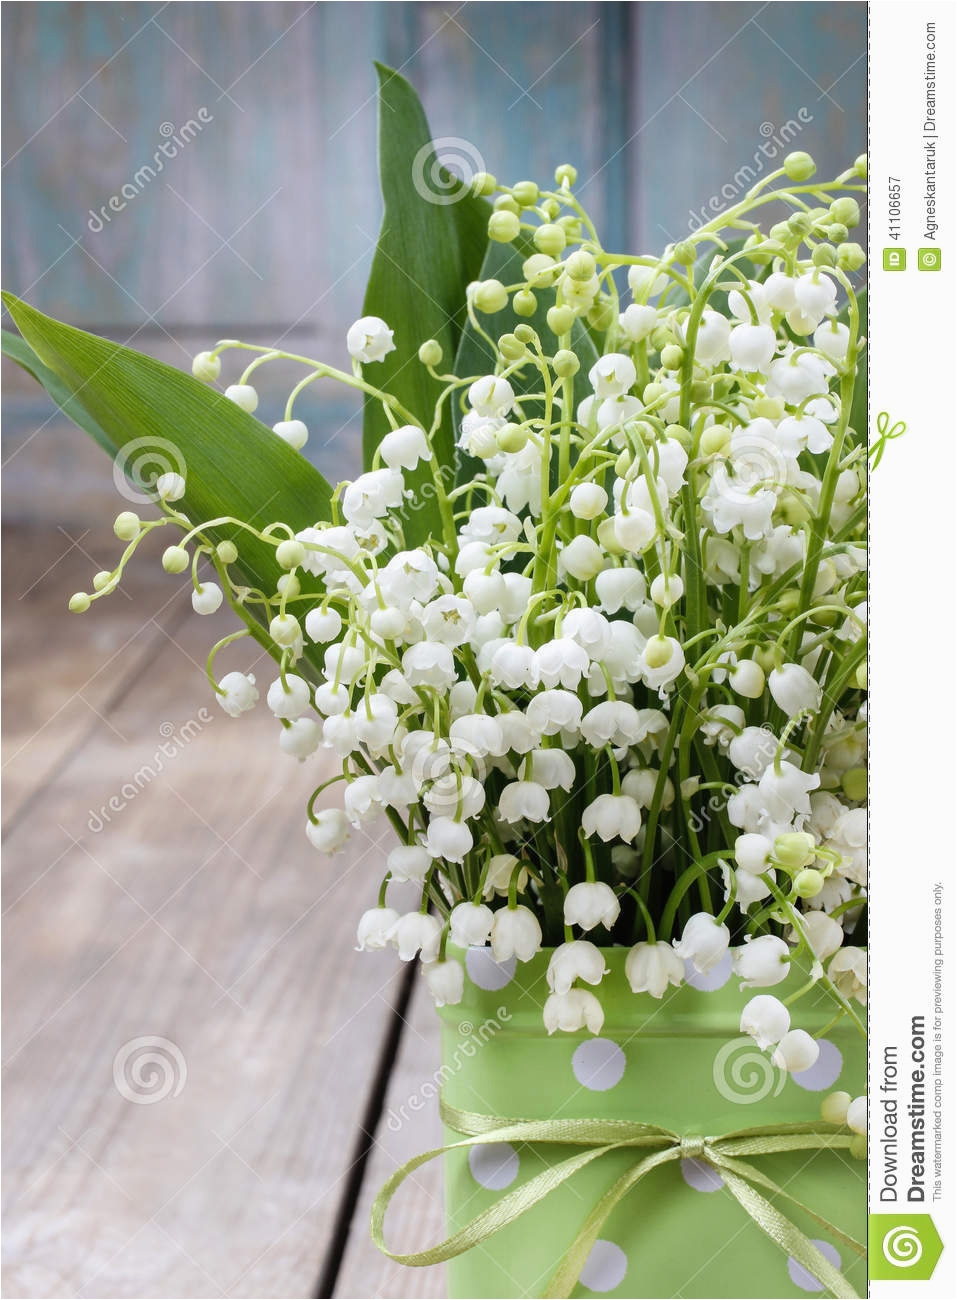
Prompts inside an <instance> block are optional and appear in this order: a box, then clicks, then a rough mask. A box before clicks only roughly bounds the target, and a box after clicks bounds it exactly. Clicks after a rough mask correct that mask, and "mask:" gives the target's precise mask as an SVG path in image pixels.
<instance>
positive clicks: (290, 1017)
mask: <svg viewBox="0 0 957 1300" xmlns="http://www.w3.org/2000/svg"><path fill="white" fill-rule="evenodd" d="M102 544H103V539H97V542H96V545H97V548H99V547H100V546H101V545H102ZM97 553H98V554H102V553H105V548H104V551H100V550H99V549H98V551H97ZM56 554H57V546H56V545H55V546H53V547H52V548H51V547H50V546H48V545H43V544H38V543H37V540H36V539H35V538H24V537H17V536H14V537H12V538H8V555H16V556H17V557H18V558H17V563H16V568H17V570H18V573H19V575H20V577H21V581H23V582H26V581H27V580H28V578H30V577H33V576H39V574H40V573H41V572H42V571H43V570H44V569H45V568H47V567H48V565H49V564H50V563H51V561H52V559H53V558H54V556H55V555H56ZM88 571H89V566H88V564H87V562H86V561H85V560H84V559H82V557H80V558H79V559H78V558H77V556H76V554H75V553H71V554H70V555H68V556H67V557H66V558H65V559H63V560H62V561H61V562H60V563H59V564H58V565H57V566H56V567H54V568H53V569H52V571H51V572H50V573H49V574H48V576H47V579H46V597H47V610H46V613H45V614H44V615H43V616H41V611H40V610H39V609H34V610H32V611H31V615H30V617H29V619H28V618H27V617H26V616H25V609H24V607H23V605H22V603H21V602H18V601H17V599H16V596H17V594H18V592H17V589H16V588H15V587H11V586H10V585H9V584H8V586H7V590H6V593H5V594H6V597H7V609H6V612H7V615H8V617H7V618H6V619H5V621H4V628H5V633H6V636H7V638H8V641H9V642H12V643H13V644H14V645H15V646H16V645H18V644H19V643H20V641H21V639H23V640H24V641H25V640H26V639H27V638H29V643H30V646H31V648H32V657H31V656H30V655H28V654H27V653H25V652H24V653H17V654H15V655H13V656H12V661H11V662H8V665H7V668H8V671H7V676H6V681H5V690H6V695H7V701H8V705H9V712H8V724H9V725H10V726H11V732H12V735H13V736H14V737H15V738H20V737H23V736H24V735H25V733H26V731H27V730H28V728H29V726H30V725H31V724H32V721H33V719H34V718H35V717H36V716H37V715H36V708H37V704H36V700H35V698H34V696H35V692H36V687H37V683H38V682H40V681H41V680H42V679H43V677H44V675H49V674H50V671H51V670H50V665H51V664H54V665H57V666H56V671H60V666H59V664H58V659H57V653H58V647H62V646H63V645H65V644H66V643H67V633H68V629H69V634H70V636H71V638H72V639H71V641H70V646H71V652H72V654H73V656H74V658H75V660H76V662H75V664H74V668H73V675H72V676H71V678H70V681H69V682H63V683H62V684H61V686H60V687H59V689H60V690H61V691H62V693H63V695H64V696H66V695H68V694H69V693H70V691H71V690H73V689H75V680H76V679H80V680H83V678H84V676H85V677H87V678H90V679H93V678H94V677H95V675H96V674H97V673H98V671H99V670H100V669H101V667H102V664H103V662H104V655H103V652H102V651H101V650H99V649H98V648H97V646H96V645H95V644H93V643H92V642H89V641H84V637H86V636H89V633H88V632H87V631H86V629H84V630H83V631H82V633H81V631H80V630H79V629H77V628H76V626H75V625H76V624H77V623H80V622H82V621H83V620H79V619H74V618H72V617H71V616H69V615H67V614H66V613H64V612H63V601H65V599H66V598H67V597H68V595H69V594H70V593H71V592H72V591H73V590H75V589H76V588H77V587H79V586H81V585H83V577H84V575H85V574H86V573H88ZM170 585H171V586H172V584H170ZM145 586H146V592H145V595H144V597H143V599H144V600H145V601H149V600H150V599H152V600H153V601H154V602H155V606H158V605H159V604H160V599H159V596H160V589H159V588H158V585H157V584H152V583H150V582H149V581H148V580H147V581H146V584H145ZM180 586H181V584H180ZM167 594H168V593H167V590H166V589H165V587H164V588H163V589H162V599H163V600H165V599H166V598H167ZM181 594H182V593H181ZM120 599H121V600H122V598H120ZM115 602H116V598H115V597H114V609H117V611H118V613H117V616H118V617H119V619H120V620H121V623H122V627H121V630H120V631H118V632H110V631H109V619H110V614H109V613H108V611H104V610H102V608H101V609H100V610H96V611H95V612H91V613H90V614H88V615H87V616H85V617H86V619H89V620H99V621H100V623H101V627H102V629H103V633H102V635H104V636H106V635H107V634H109V645H110V646H112V645H113V644H115V643H116V642H118V641H121V640H122V639H123V637H124V636H125V635H126V633H127V626H126V623H128V620H129V618H130V615H129V613H127V612H126V611H121V610H119V608H118V606H117V605H116V603H115ZM58 605H59V608H57V606H58ZM124 620H125V621H124ZM219 622H220V620H219V618H218V616H216V617H214V618H210V619H206V620H200V619H199V618H196V617H195V616H192V615H190V617H189V618H188V620H187V622H186V623H185V624H184V625H182V626H177V625H176V624H175V623H174V624H172V625H171V626H169V627H166V628H164V629H163V630H162V631H160V630H159V626H158V627H157V628H156V629H154V630H155V632H156V635H155V636H154V637H153V638H152V640H151V642H150V646H149V649H148V651H147V650H144V651H143V654H142V657H141V658H140V660H139V662H138V665H137V670H138V671H137V678H136V680H135V682H134V681H132V680H131V681H129V682H128V684H127V689H126V690H125V691H117V693H116V697H115V698H114V699H113V700H109V699H107V700H105V701H104V702H103V707H102V709H101V712H102V713H103V721H102V722H98V723H97V725H96V726H95V727H92V728H88V729H87V730H86V731H85V732H83V733H82V734H77V735H75V736H74V737H73V738H72V740H71V741H70V742H69V744H67V745H66V748H65V751H64V753H63V754H61V756H60V759H59V763H58V765H57V766H56V770H55V771H53V772H52V773H51V772H50V771H47V772H43V771H39V770H38V772H37V775H36V780H35V785H34V788H33V789H32V791H29V792H27V791H26V789H25V785H24V781H23V779H22V778H17V777H14V778H13V781H14V792H15V794H18V795H19V796H20V798H21V799H22V798H23V797H25V793H30V794H32V799H31V802H30V804H29V806H28V807H27V808H26V811H25V813H24V815H23V816H22V817H21V818H20V819H19V820H17V819H16V818H15V819H14V825H13V828H12V830H11V832H10V835H9V837H8V840H7V844H6V851H5V854H4V867H5V872H6V887H5V888H6V914H5V943H4V959H5V979H4V993H5V1003H6V1006H5V1022H6V1023H5V1028H6V1033H5V1037H4V1046H5V1052H6V1062H5V1075H6V1077H5V1103H6V1104H5V1109H4V1128H5V1161H4V1179H5V1190H6V1206H7V1208H6V1226H7V1245H6V1250H5V1267H6V1282H5V1287H4V1291H5V1294H7V1295H10V1296H72V1295H80V1296H218V1295H230V1296H233V1295H236V1296H244V1295H248V1296H309V1295H312V1294H314V1293H315V1287H316V1283H317V1278H318V1277H319V1274H320V1270H321V1267H322V1264H323V1260H324V1257H325V1255H326V1252H327V1250H328V1249H329V1247H330V1244H331V1236H332V1233H333V1230H334V1227H335V1224H336V1219H337V1214H338V1209H339V1200H340V1196H341V1192H342V1189H343V1186H344V1183H345V1181H346V1178H347V1176H348V1172H349V1166H350V1162H351V1160H352V1157H353V1149H354V1144H355V1140H356V1136H357V1134H358V1131H359V1123H360V1119H361V1117H362V1115H363V1113H364V1108H365V1106H366V1103H367V1099H368V1096H369V1092H370V1089H371V1087H372V1079H373V1074H374V1070H375V1067H376V1062H377V1055H378V1051H379V1045H380V1044H381V1042H382V1041H383V1039H384V1037H385V1034H386V1030H387V1028H388V1026H389V1024H390V1023H391V1020H392V1015H393V1001H394V998H395V995H396V978H395V977H396V963H395V962H394V959H390V958H389V957H385V956H383V958H381V959H380V958H378V957H376V956H369V955H363V956H360V955H359V954H357V953H355V952H354V951H353V944H354V940H353V933H354V931H353V923H354V918H355V914H356V911H357V909H358V908H359V907H361V906H362V904H363V900H364V898H365V897H366V896H368V895H369V894H370V893H371V892H372V890H373V889H374V881H375V880H376V879H377V876H378V873H379V871H380V870H381V857H382V848H381V846H380V845H379V843H378V836H377V834H373V835H371V836H367V835H365V834H361V833H360V834H357V835H356V836H355V837H354V838H353V840H352V843H351V844H350V846H349V852H348V853H347V855H346V857H345V859H344V860H342V859H337V860H336V863H335V865H334V866H330V864H329V863H328V862H327V861H326V860H325V859H323V858H320V857H319V855H317V854H316V853H315V852H314V851H313V850H312V849H311V847H310V846H309V845H308V843H307V842H306V841H305V840H304V837H303V835H302V821H303V811H302V809H303V801H304V799H305V797H306V796H307V794H308V792H309V791H310V790H311V789H312V787H313V784H314V783H316V782H317V781H318V780H320V779H322V776H323V775H324V774H326V767H327V766H328V764H327V763H326V762H324V761H323V760H320V761H317V762H316V763H311V764H310V763H307V764H303V765H301V766H299V765H297V764H296V763H295V762H293V761H291V760H288V759H286V758H285V756H283V755H280V754H279V753H278V751H277V750H276V749H275V739H276V737H275V724H274V723H273V722H272V720H271V719H270V718H268V716H267V715H266V714H265V711H262V712H259V713H257V714H253V715H250V716H249V717H247V718H244V719H241V720H238V721H234V720H233V719H229V718H227V717H226V716H225V715H224V714H222V713H221V712H220V710H219V709H218V707H217V706H216V705H215V703H214V702H213V701H211V699H210V693H209V690H208V686H207V685H206V683H205V680H204V677H203V673H202V671H201V668H200V666H199V665H201V664H202V661H203V658H204V656H205V652H206V648H207V647H208V644H209V642H210V640H211V637H212V636H213V635H215V634H216V626H217V624H218V623H219ZM251 657H252V658H255V654H253V655H252V656H251ZM235 662H237V663H238V662H241V658H240V656H239V655H238V652H237V654H236V656H235ZM130 667H131V665H127V670H129V669H130ZM113 671H115V670H110V671H109V672H108V674H107V675H109V676H110V677H112V676H113ZM257 671H258V673H259V676H260V684H261V685H262V686H263V687H264V686H265V685H266V684H267V683H268V681H269V680H270V679H271V673H270V672H269V670H268V665H267V664H266V663H260V664H259V665H258V668H257ZM46 689H47V692H49V694H45V695H44V700H46V701H47V703H46V704H45V706H44V707H49V706H50V703H52V701H53V698H54V697H55V695H56V692H57V689H58V688H57V686H56V683H55V681H54V684H53V685H52V686H49V687H47V688H46ZM213 710H214V711H215V712H213ZM11 715H12V716H11ZM207 719H208V720H207ZM239 730H241V731H242V732H243V739H242V743H241V745H240V743H239V742H238V740H237V735H238V731H239ZM163 741H165V742H166V743H167V745H172V747H173V750H174V756H172V757H168V756H161V758H159V759H158V758H157V753H158V751H159V749H160V745H161V744H162V743H163ZM137 773H139V774H140V775H139V776H137ZM149 773H151V775H147V774H149ZM111 795H114V796H116V797H117V801H118V802H121V803H122V805H123V806H122V807H121V808H120V809H119V810H118V811H116V810H112V811H109V812H108V815H109V817H110V821H109V822H108V823H105V824H104V826H103V829H98V821H97V817H98V816H100V814H99V813H97V810H98V809H101V808H102V805H104V804H108V801H109V798H110V796H111ZM91 813H92V814H93V815H92V816H91ZM100 820H102V817H100ZM383 829H384V828H383ZM141 1037H145V1038H149V1039H153V1040H155V1039H160V1040H166V1045H164V1044H162V1043H161V1044H160V1045H159V1048H158V1049H157V1050H160V1051H161V1052H162V1053H164V1054H165V1057H166V1067H165V1068H167V1069H168V1073H167V1076H166V1079H167V1083H168V1085H169V1086H170V1087H171V1088H172V1090H173V1092H175V1091H176V1088H177V1087H180V1086H181V1091H179V1094H178V1095H169V1096H167V1097H166V1098H165V1099H164V1100H157V1101H155V1102H153V1103H151V1104H142V1099H141V1094H142V1093H143V1092H144V1091H147V1092H148V1091H149V1087H148V1085H149V1083H150V1080H149V1078H145V1079H144V1080H143V1081H141V1082H140V1083H137V1082H136V1081H135V1080H134V1081H133V1083H132V1084H130V1083H129V1082H127V1083H124V1082H123V1073H122V1068H121V1064H119V1063H118V1062H119V1061H121V1059H122V1053H123V1052H127V1053H132V1055H131V1058H130V1059H131V1064H132V1062H133V1061H134V1060H135V1059H136V1052H135V1050H134V1048H133V1047H131V1046H130V1045H131V1044H132V1043H133V1042H134V1040H136V1039H138V1038H141ZM118 1053H120V1054H121V1056H120V1057H118V1055H117V1054H118ZM115 1070H116V1071H119V1078H120V1083H119V1085H118V1084H117V1082H116V1081H115V1077H114V1071H115ZM158 1080H160V1076H159V1075H157V1076H156V1077H154V1079H153V1084H154V1086H159V1084H158ZM137 1096H140V1101H139V1102H138V1101H137V1100H131V1099H130V1098H131V1097H137Z"/></svg>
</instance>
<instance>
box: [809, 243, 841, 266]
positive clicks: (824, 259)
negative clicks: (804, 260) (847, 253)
mask: <svg viewBox="0 0 957 1300" xmlns="http://www.w3.org/2000/svg"><path fill="white" fill-rule="evenodd" d="M811 261H812V262H813V263H814V265H815V266H834V264H835V263H836V262H837V253H835V251H834V249H833V248H832V247H831V245H830V244H818V246H817V247H816V248H815V250H814V252H813V253H812V254H811Z"/></svg>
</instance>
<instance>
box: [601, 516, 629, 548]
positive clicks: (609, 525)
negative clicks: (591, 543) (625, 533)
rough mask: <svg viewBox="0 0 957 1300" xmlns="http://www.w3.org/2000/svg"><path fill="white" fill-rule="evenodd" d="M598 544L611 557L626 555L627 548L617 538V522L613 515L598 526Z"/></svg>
mask: <svg viewBox="0 0 957 1300" xmlns="http://www.w3.org/2000/svg"><path fill="white" fill-rule="evenodd" d="M598 544H599V546H601V548H602V550H603V551H607V552H608V554H609V555H624V553H625V548H624V547H623V546H622V544H621V543H620V542H619V540H618V538H617V537H616V536H615V520H614V516H613V515H609V516H608V518H607V519H603V520H602V521H601V523H600V524H599V525H598Z"/></svg>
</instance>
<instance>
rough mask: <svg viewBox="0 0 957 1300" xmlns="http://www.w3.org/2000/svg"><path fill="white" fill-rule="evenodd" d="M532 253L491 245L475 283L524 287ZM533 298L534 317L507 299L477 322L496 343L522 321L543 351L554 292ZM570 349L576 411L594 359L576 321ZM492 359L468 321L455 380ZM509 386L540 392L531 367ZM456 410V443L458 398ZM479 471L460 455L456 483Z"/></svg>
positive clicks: (549, 340) (519, 244)
mask: <svg viewBox="0 0 957 1300" xmlns="http://www.w3.org/2000/svg"><path fill="white" fill-rule="evenodd" d="M534 252H535V249H534V247H533V246H532V244H530V243H528V242H526V241H519V240H516V241H515V242H514V243H512V244H498V243H494V242H493V243H490V244H489V246H488V251H487V252H486V254H485V261H484V262H483V263H482V269H481V272H480V274H479V279H481V280H500V281H501V282H502V284H504V285H506V286H512V285H515V284H519V283H523V282H524V279H525V277H524V275H523V274H522V263H523V262H524V261H525V259H526V258H527V257H529V256H530V255H531V254H532V253H534ZM534 294H535V297H536V299H537V301H538V306H537V308H536V310H535V314H534V316H517V315H516V314H515V312H514V311H513V310H512V304H511V300H509V302H508V304H507V305H506V306H505V307H503V308H502V310H501V311H498V312H492V313H490V314H488V315H485V314H482V313H477V314H476V319H477V320H478V323H479V325H480V326H481V327H482V329H483V330H484V331H485V332H486V333H487V334H488V335H489V337H490V338H492V339H499V338H501V336H502V335H503V334H508V333H511V332H512V331H513V330H514V329H515V326H516V325H520V324H522V323H523V322H524V323H525V324H527V325H531V327H532V329H533V330H535V332H536V333H537V334H538V336H539V338H540V339H541V340H542V346H543V347H544V348H545V350H546V351H547V350H548V349H549V348H551V347H553V346H554V344H555V335H554V334H553V333H552V332H551V330H550V329H549V328H548V324H547V323H546V320H545V316H546V313H547V312H548V309H549V308H550V307H552V306H554V304H555V290H554V289H535V290H534ZM571 346H572V351H574V353H575V354H576V356H577V357H578V359H579V361H580V362H581V366H580V368H579V370H578V373H577V374H576V376H575V406H576V408H577V406H578V403H579V402H581V401H584V399H585V398H586V397H588V395H589V394H590V393H591V385H590V384H589V382H588V372H589V370H591V368H592V366H593V365H594V364H595V362H596V361H597V360H598V352H597V350H596V348H595V344H594V342H593V341H592V338H591V335H590V334H589V332H588V330H587V329H586V328H585V326H584V325H583V323H582V322H581V321H580V320H576V321H575V324H574V326H573V327H572V340H571ZM495 359H496V358H495V353H494V351H493V349H492V348H491V346H490V345H489V343H488V341H487V340H486V339H484V338H483V337H482V336H481V334H480V333H479V332H478V331H477V330H476V329H475V328H474V326H473V325H472V323H471V322H470V321H467V322H466V326H465V329H464V331H463V333H462V339H461V342H460V343H459V350H458V353H457V355H456V358H455V374H456V376H457V377H458V378H459V379H465V378H466V377H467V376H469V375H488V374H491V373H492V370H493V369H494V366H495ZM509 383H510V384H511V385H512V388H513V389H514V390H515V393H516V394H517V395H518V396H521V394H522V393H529V392H533V391H534V392H540V391H541V387H542V380H541V375H540V374H539V372H538V370H537V369H536V368H535V367H534V366H532V365H529V366H526V367H525V368H524V369H523V370H522V371H520V372H516V373H515V374H514V375H513V376H512V377H511V378H510V379H509ZM463 391H464V390H463ZM523 409H524V410H525V413H526V416H527V417H529V416H535V415H537V414H540V411H538V412H536V411H534V410H532V408H531V406H529V405H528V404H526V405H525V407H524V408H523ZM454 410H455V433H456V438H458V433H459V428H460V425H461V421H462V415H463V411H462V405H461V394H459V395H458V396H457V397H456V400H455V405H454ZM482 468H483V466H482V464H481V463H480V462H479V461H477V460H475V458H474V457H472V456H469V455H468V453H467V452H463V451H461V450H459V451H458V462H457V474H456V480H457V482H459V483H465V482H467V481H468V480H469V479H470V478H472V477H473V476H474V474H475V473H476V472H477V471H479V470H481V469H482Z"/></svg>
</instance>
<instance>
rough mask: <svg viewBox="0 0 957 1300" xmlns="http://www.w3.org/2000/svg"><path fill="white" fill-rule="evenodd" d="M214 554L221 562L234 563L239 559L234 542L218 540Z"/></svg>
mask: <svg viewBox="0 0 957 1300" xmlns="http://www.w3.org/2000/svg"><path fill="white" fill-rule="evenodd" d="M216 554H217V555H218V556H219V558H220V560H221V561H222V563H223V564H235V563H236V561H237V560H238V559H239V551H238V550H237V549H236V544H235V542H220V543H219V545H218V546H217V547H216Z"/></svg>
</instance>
